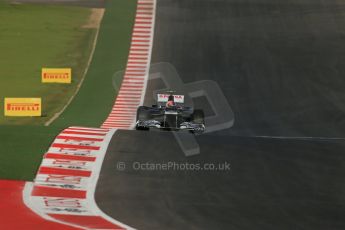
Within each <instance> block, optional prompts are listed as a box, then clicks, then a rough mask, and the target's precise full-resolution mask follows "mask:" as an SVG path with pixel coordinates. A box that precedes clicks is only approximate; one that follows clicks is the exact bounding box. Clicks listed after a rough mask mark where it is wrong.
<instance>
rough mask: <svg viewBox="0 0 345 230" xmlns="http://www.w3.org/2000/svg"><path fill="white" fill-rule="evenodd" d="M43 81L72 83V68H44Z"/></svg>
mask: <svg viewBox="0 0 345 230" xmlns="http://www.w3.org/2000/svg"><path fill="white" fill-rule="evenodd" d="M42 82H43V83H67V84H69V83H71V82H72V70H71V69H70V68H61V69H56V68H42Z"/></svg>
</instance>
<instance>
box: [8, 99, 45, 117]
mask: <svg viewBox="0 0 345 230" xmlns="http://www.w3.org/2000/svg"><path fill="white" fill-rule="evenodd" d="M41 114H42V99H41V98H5V116H15V117H38V116H41Z"/></svg>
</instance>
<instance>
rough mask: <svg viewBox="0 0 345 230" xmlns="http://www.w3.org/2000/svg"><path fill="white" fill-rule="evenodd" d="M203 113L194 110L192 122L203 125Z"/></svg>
mask: <svg viewBox="0 0 345 230" xmlns="http://www.w3.org/2000/svg"><path fill="white" fill-rule="evenodd" d="M204 117H205V116H204V111H202V110H201V109H196V110H194V113H193V115H192V119H193V122H194V123H196V124H204V122H205V119H204Z"/></svg>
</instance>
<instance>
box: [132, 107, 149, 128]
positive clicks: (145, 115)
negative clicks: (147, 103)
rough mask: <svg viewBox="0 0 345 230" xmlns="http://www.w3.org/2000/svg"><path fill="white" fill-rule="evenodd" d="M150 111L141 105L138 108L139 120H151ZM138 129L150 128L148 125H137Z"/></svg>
mask: <svg viewBox="0 0 345 230" xmlns="http://www.w3.org/2000/svg"><path fill="white" fill-rule="evenodd" d="M150 117H151V115H150V111H148V110H147V109H146V107H144V106H140V107H139V108H138V110H137V121H147V120H150ZM135 129H136V130H149V129H150V128H148V127H142V126H138V125H136V126H135Z"/></svg>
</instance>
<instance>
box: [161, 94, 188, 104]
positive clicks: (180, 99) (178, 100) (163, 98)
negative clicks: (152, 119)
mask: <svg viewBox="0 0 345 230" xmlns="http://www.w3.org/2000/svg"><path fill="white" fill-rule="evenodd" d="M169 96H170V95H169V94H157V102H158V103H166V102H168V98H169ZM173 96H174V102H175V103H179V104H182V103H184V95H173Z"/></svg>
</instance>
